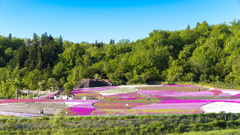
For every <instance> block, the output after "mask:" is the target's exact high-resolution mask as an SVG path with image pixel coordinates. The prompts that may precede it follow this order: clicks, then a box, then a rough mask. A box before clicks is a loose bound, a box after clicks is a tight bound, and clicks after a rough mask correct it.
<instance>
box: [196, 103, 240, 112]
mask: <svg viewBox="0 0 240 135" xmlns="http://www.w3.org/2000/svg"><path fill="white" fill-rule="evenodd" d="M200 109H201V110H202V111H204V113H219V112H225V113H240V104H239V103H230V102H214V103H209V104H206V105H203V106H201V107H200Z"/></svg>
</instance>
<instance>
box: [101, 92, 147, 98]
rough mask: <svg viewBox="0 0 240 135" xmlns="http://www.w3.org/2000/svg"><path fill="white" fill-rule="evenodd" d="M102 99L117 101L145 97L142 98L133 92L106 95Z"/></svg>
mask: <svg viewBox="0 0 240 135" xmlns="http://www.w3.org/2000/svg"><path fill="white" fill-rule="evenodd" d="M104 97H105V98H110V99H119V100H135V99H139V98H143V97H146V96H143V95H141V94H139V93H137V92H133V93H123V94H115V95H106V96H104Z"/></svg>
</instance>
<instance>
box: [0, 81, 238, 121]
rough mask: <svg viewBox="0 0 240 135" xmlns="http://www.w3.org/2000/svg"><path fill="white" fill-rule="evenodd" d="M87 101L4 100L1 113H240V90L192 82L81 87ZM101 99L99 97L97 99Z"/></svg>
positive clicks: (76, 91)
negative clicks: (215, 87) (210, 86)
mask: <svg viewBox="0 0 240 135" xmlns="http://www.w3.org/2000/svg"><path fill="white" fill-rule="evenodd" d="M72 93H73V94H75V97H76V98H79V99H81V97H86V99H87V100H53V99H52V100H51V99H6V100H0V115H14V116H23V117H27V116H39V111H40V110H44V114H54V113H55V112H56V111H57V110H63V109H65V111H66V113H67V115H126V114H192V113H211V112H216V113H219V112H222V111H224V112H226V113H227V112H231V113H240V91H238V90H227V89H214V88H204V87H198V86H188V85H135V86H114V87H98V88H78V89H74V90H73V91H72ZM96 99H98V100H96Z"/></svg>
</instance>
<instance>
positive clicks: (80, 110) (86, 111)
mask: <svg viewBox="0 0 240 135" xmlns="http://www.w3.org/2000/svg"><path fill="white" fill-rule="evenodd" d="M71 110H72V111H73V112H74V113H76V114H77V115H91V113H92V111H95V110H96V109H95V108H75V107H71Z"/></svg>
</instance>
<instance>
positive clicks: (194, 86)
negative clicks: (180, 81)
mask: <svg viewBox="0 0 240 135" xmlns="http://www.w3.org/2000/svg"><path fill="white" fill-rule="evenodd" d="M162 86H163V87H164V86H165V87H168V86H170V87H199V86H192V85H174V84H173V85H171V84H170V85H162ZM162 86H160V87H162Z"/></svg>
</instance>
